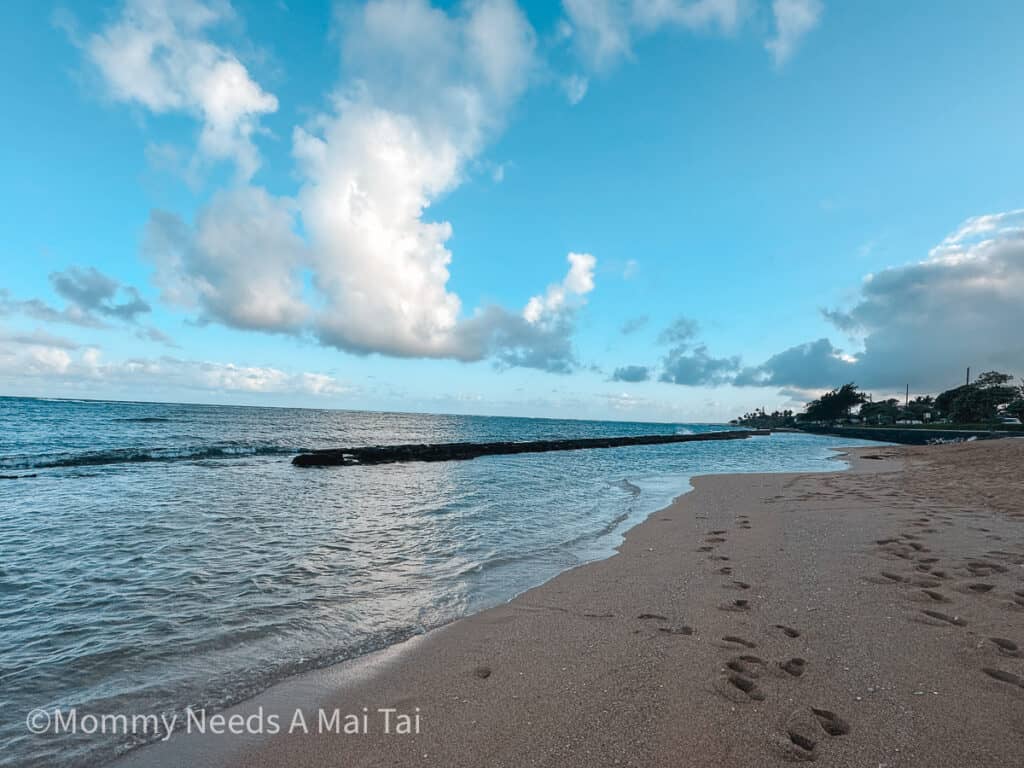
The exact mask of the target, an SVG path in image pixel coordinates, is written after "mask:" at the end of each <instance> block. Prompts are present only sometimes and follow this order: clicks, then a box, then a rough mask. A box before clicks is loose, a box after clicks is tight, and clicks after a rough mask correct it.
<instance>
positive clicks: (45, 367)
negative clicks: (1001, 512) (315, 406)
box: [0, 333, 350, 396]
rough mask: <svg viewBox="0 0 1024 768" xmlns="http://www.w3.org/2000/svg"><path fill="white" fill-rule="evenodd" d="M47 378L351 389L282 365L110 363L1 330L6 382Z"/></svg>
mask: <svg viewBox="0 0 1024 768" xmlns="http://www.w3.org/2000/svg"><path fill="white" fill-rule="evenodd" d="M27 377H28V378H32V377H40V378H45V379H47V380H48V381H49V382H51V383H56V384H60V385H68V386H73V387H82V386H85V387H95V386H98V385H102V386H103V387H104V390H105V391H107V390H109V389H110V388H115V389H116V388H119V387H131V388H132V391H134V392H140V391H143V390H144V389H145V388H147V387H150V388H152V389H153V390H168V389H170V390H178V389H191V390H200V391H206V392H244V393H257V394H304V395H321V396H331V395H333V396H337V395H342V394H345V393H346V392H349V391H350V389H349V387H347V386H346V385H345V384H343V383H342V382H340V381H338V380H337V379H336V378H334V377H333V376H328V375H326V374H322V373H309V372H302V373H290V372H287V371H283V370H280V369H277V368H269V367H261V366H244V365H235V364H233V363H220V362H209V361H195V360H181V359H178V358H174V357H160V358H146V359H130V360H123V361H117V362H105V361H103V359H102V355H101V353H100V351H99V350H98V349H97V348H95V347H86V348H80V347H78V346H77V345H75V344H74V343H72V342H67V341H65V340H61V339H59V338H54V337H49V336H47V335H46V334H39V333H36V334H5V333H0V381H3V380H5V379H7V380H10V381H14V382H18V383H20V382H23V381H24V380H25V379H26V378H27Z"/></svg>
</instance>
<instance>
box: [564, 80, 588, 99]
mask: <svg viewBox="0 0 1024 768" xmlns="http://www.w3.org/2000/svg"><path fill="white" fill-rule="evenodd" d="M589 87H590V81H589V80H588V79H587V78H585V77H583V75H569V76H568V77H566V78H564V79H563V80H562V89H563V90H564V91H565V98H566V99H568V100H569V103H570V104H572V105H576V104H579V103H580V102H581V101H583V97H584V96H586V95H587V88H589Z"/></svg>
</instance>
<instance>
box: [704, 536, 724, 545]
mask: <svg viewBox="0 0 1024 768" xmlns="http://www.w3.org/2000/svg"><path fill="white" fill-rule="evenodd" d="M704 541H706V542H707V543H708V544H724V543H725V539H723V538H722V537H721V536H708V537H707V538H706V539H704Z"/></svg>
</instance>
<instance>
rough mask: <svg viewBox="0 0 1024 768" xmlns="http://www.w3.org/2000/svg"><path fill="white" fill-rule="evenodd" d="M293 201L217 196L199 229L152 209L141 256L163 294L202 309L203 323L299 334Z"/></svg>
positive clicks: (260, 195)
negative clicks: (151, 269)
mask: <svg viewBox="0 0 1024 768" xmlns="http://www.w3.org/2000/svg"><path fill="white" fill-rule="evenodd" d="M294 226H295V220H294V204H292V203H291V201H289V200H286V199H282V198H275V197H272V196H271V195H269V194H267V193H266V192H265V191H264V190H262V189H258V188H255V187H239V188H236V189H233V190H228V191H225V192H221V193H219V194H217V195H216V196H215V197H214V199H213V200H212V201H211V203H210V205H208V206H207V207H206V208H204V209H203V210H202V211H200V213H199V215H198V217H197V220H196V222H195V226H194V227H190V226H188V225H187V224H185V222H183V221H182V220H181V219H180V218H178V217H177V216H175V215H174V214H171V213H167V212H164V211H154V212H153V213H152V215H151V216H150V220H149V223H148V225H147V227H146V234H145V238H144V242H143V252H144V254H145V256H146V257H147V259H148V260H149V261H150V262H151V263H153V264H154V265H155V266H156V282H157V284H158V285H159V286H160V288H161V292H162V297H163V298H164V299H165V300H166V301H169V302H171V303H174V304H178V305H180V306H184V307H189V308H197V309H198V310H199V313H200V319H201V320H207V321H209V320H214V321H219V322H222V323H225V324H227V325H231V326H234V327H236V328H244V329H248V330H262V331H273V332H282V333H291V332H295V331H297V330H298V329H299V328H300V327H301V326H302V324H303V323H304V322H305V321H306V319H307V316H308V314H309V312H308V310H307V308H306V305H305V304H304V303H303V300H302V285H301V274H300V273H301V269H302V265H303V263H304V260H305V254H304V245H303V242H302V240H301V239H300V238H299V237H298V236H297V235H296V234H295V233H294V231H293V227H294Z"/></svg>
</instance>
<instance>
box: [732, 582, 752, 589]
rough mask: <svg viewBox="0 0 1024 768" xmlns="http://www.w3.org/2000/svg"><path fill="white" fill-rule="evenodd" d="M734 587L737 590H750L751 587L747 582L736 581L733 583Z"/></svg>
mask: <svg viewBox="0 0 1024 768" xmlns="http://www.w3.org/2000/svg"><path fill="white" fill-rule="evenodd" d="M732 586H734V587H735V588H736V589H750V585H749V584H747V582H745V581H735V580H734V581H733V582H732Z"/></svg>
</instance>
